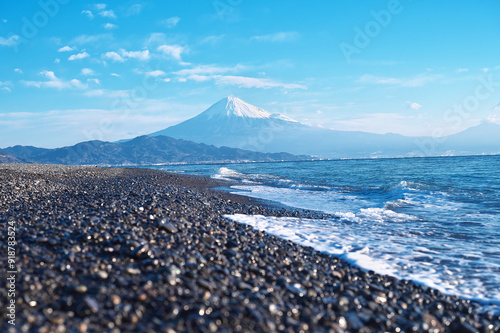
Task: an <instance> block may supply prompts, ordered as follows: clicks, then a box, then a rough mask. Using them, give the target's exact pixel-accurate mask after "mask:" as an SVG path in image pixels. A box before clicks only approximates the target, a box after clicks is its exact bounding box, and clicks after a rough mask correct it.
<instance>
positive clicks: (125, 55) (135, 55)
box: [102, 49, 150, 62]
mask: <svg viewBox="0 0 500 333" xmlns="http://www.w3.org/2000/svg"><path fill="white" fill-rule="evenodd" d="M119 52H120V54H118V53H117V52H114V51H111V52H106V53H105V54H104V55H103V56H102V57H103V58H107V59H111V60H113V61H117V62H124V61H125V60H127V59H138V60H149V57H150V56H149V50H143V51H126V50H124V49H121V50H119Z"/></svg>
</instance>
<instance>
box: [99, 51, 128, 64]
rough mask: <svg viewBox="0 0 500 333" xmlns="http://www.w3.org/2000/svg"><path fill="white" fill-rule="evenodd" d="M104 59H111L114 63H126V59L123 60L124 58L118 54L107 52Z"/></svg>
mask: <svg viewBox="0 0 500 333" xmlns="http://www.w3.org/2000/svg"><path fill="white" fill-rule="evenodd" d="M103 57H104V58H107V59H111V60H113V61H118V62H124V61H125V59H123V58H122V56H121V55H119V54H118V53H116V52H106V53H104V55H103Z"/></svg>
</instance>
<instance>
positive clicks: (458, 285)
mask: <svg viewBox="0 0 500 333" xmlns="http://www.w3.org/2000/svg"><path fill="white" fill-rule="evenodd" d="M153 168H156V169H158V168H160V169H164V170H167V171H173V172H180V173H186V174H196V175H204V176H210V177H212V178H216V179H227V180H232V181H236V182H237V183H238V184H237V185H234V186H232V187H231V188H230V191H231V192H233V193H237V194H240V195H246V196H249V197H254V198H259V199H265V200H271V201H274V202H277V203H279V204H282V205H287V206H290V207H295V208H301V209H309V210H316V211H321V212H324V213H328V214H331V216H332V217H331V218H329V219H326V220H314V219H301V218H289V217H285V218H278V217H264V216H248V215H227V216H226V217H227V218H229V219H231V220H234V221H237V222H240V223H245V224H249V225H252V226H254V227H255V228H257V229H261V230H265V231H266V232H268V233H270V234H273V235H276V236H279V237H282V238H285V239H288V240H291V241H294V242H296V243H299V244H302V245H306V246H311V247H313V248H315V249H317V250H319V251H322V252H326V253H330V254H332V255H335V256H338V257H341V258H342V259H344V260H346V261H348V262H350V263H352V264H353V265H356V266H359V267H361V268H363V269H366V270H373V271H375V272H377V273H381V274H388V275H392V276H395V277H397V278H400V279H406V280H412V281H414V282H415V283H418V284H423V285H426V286H429V287H432V288H435V289H438V290H440V291H441V292H442V293H444V294H450V295H458V296H461V297H463V298H466V299H470V300H476V301H479V302H480V303H481V304H482V305H483V306H484V309H486V310H491V311H494V312H499V313H500V156H468V157H432V158H431V157H429V158H405V159H361V160H334V161H313V162H311V161H309V162H281V163H244V164H210V165H178V166H165V167H153Z"/></svg>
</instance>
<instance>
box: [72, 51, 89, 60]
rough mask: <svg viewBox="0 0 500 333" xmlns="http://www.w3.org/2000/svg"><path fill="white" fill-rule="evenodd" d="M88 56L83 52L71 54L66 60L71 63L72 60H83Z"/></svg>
mask: <svg viewBox="0 0 500 333" xmlns="http://www.w3.org/2000/svg"><path fill="white" fill-rule="evenodd" d="M88 56H90V55H89V54H88V53H87V52H85V51H83V52H80V53H78V54H72V55H70V56H69V58H68V60H69V61H73V60H79V59H84V58H87V57H88Z"/></svg>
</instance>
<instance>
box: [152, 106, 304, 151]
mask: <svg viewBox="0 0 500 333" xmlns="http://www.w3.org/2000/svg"><path fill="white" fill-rule="evenodd" d="M305 127H307V126H306V125H303V124H301V123H299V122H298V121H296V120H294V119H291V118H289V117H286V116H284V115H281V114H271V113H270V112H267V111H265V110H263V109H261V108H258V107H256V106H253V105H251V104H248V103H246V102H244V101H242V100H241V99H239V98H237V97H226V98H223V99H221V100H220V101H218V102H217V103H215V104H214V105H212V106H211V107H210V108H208V109H207V110H205V111H204V112H202V113H200V114H199V115H197V116H195V117H194V118H191V119H188V120H186V121H184V122H182V123H180V124H177V125H174V126H171V127H168V128H166V129H164V130H161V131H158V132H155V133H152V134H150V136H157V135H165V136H170V137H173V138H176V139H184V140H190V141H194V142H199V143H205V144H211V145H215V146H218V147H220V146H231V147H235V148H240V149H249V150H253V151H262V152H278V151H285V150H289V148H290V147H283V148H287V149H282V148H281V147H279V146H277V145H276V142H274V144H271V143H272V142H271V141H274V139H275V136H276V135H275V134H276V133H279V132H282V131H283V130H291V129H294V130H297V129H303V128H305ZM268 141H269V142H268Z"/></svg>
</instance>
